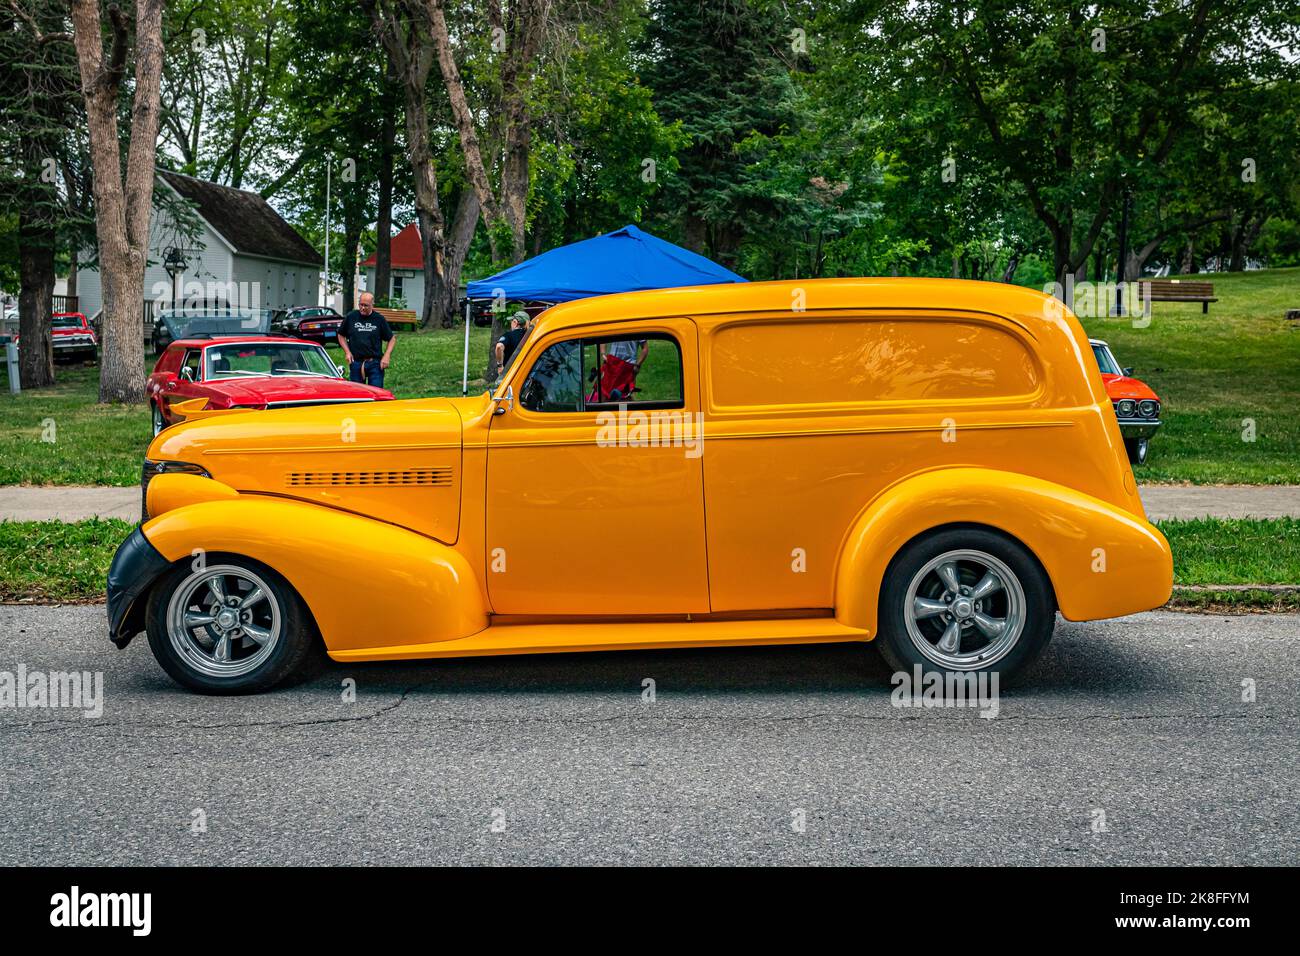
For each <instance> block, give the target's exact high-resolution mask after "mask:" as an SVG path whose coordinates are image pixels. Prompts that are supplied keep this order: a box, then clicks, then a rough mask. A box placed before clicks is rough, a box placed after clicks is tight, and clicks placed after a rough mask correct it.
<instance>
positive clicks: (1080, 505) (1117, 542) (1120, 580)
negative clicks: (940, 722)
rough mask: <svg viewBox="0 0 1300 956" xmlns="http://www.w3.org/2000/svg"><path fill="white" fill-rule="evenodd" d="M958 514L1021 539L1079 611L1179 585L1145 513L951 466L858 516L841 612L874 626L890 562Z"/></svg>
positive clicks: (1061, 604) (840, 582)
mask: <svg viewBox="0 0 1300 956" xmlns="http://www.w3.org/2000/svg"><path fill="white" fill-rule="evenodd" d="M949 524H979V525H985V526H987V527H990V528H995V529H997V530H999V531H1002V532H1004V533H1006V534H1008V535H1011V536H1012V537H1014V538H1016V539H1017V540H1019V541H1020V542H1021V543H1022V544H1023V545H1024V546H1025V547H1027V548H1028V549H1029V550H1030V551H1032V552H1033V553H1034V555H1035V556H1036V557H1037V558H1038V560H1039V562H1040V563H1041V564H1042V565H1043V568H1044V569H1045V570H1046V571H1047V576H1048V577H1049V578H1050V579H1051V582H1052V587H1053V588H1054V589H1055V591H1056V603H1057V607H1058V608H1060V611H1061V614H1062V615H1063V616H1064V617H1066V618H1067V619H1069V620H1071V621H1090V620H1096V619H1099V618H1107V617H1119V616H1120V615H1123V614H1132V613H1134V612H1136V611H1145V610H1149V609H1151V608H1154V607H1159V606H1161V605H1162V604H1164V603H1165V602H1166V601H1168V600H1169V595H1170V593H1171V591H1172V589H1173V555H1172V554H1171V553H1170V551H1169V543H1168V542H1167V541H1166V540H1165V537H1164V535H1162V534H1161V533H1160V532H1159V530H1157V529H1156V528H1155V527H1153V526H1152V525H1151V524H1150V523H1148V522H1147V521H1145V520H1143V519H1142V518H1140V517H1138V516H1136V515H1134V514H1131V513H1130V512H1127V511H1124V510H1122V509H1120V508H1117V507H1115V506H1114V505H1111V504H1108V503H1107V502H1105V501H1102V500H1100V499H1098V498H1093V497H1092V496H1090V495H1085V494H1082V493H1081V492H1078V491H1074V490H1073V489H1070V488H1066V487H1064V486H1062V485H1058V484H1055V483H1053V482H1049V481H1043V480H1042V479H1039V478H1031V477H1029V476H1027V475H1020V474H1015V473H1013V472H1004V471H996V470H993V469H986V468H945V469H940V470H938V471H931V472H926V473H925V474H922V475H917V476H916V477H913V478H908V479H906V480H904V481H902V482H899V483H898V484H897V485H894V486H892V487H891V488H889V489H887V490H886V491H884V492H883V493H882V494H881V495H880V496H879V497H877V498H876V499H875V500H874V501H872V502H871V504H870V505H868V506H867V508H866V509H865V510H864V511H863V513H862V514H861V515H859V516H858V519H857V521H856V522H855V523H854V526H853V529H852V530H851V531H850V532H849V535H848V537H847V539H846V540H845V544H844V548H843V551H842V552H841V556H840V561H839V565H838V567H837V569H836V578H835V617H836V619H837V620H838V621H839V622H840V623H842V624H846V625H848V626H850V627H860V628H863V629H865V630H867V631H869V632H870V633H871V634H873V635H874V634H875V633H876V612H877V608H878V605H879V595H880V589H881V584H882V582H883V580H884V576H885V571H886V569H887V568H888V567H889V562H890V561H891V560H893V558H894V555H896V554H897V553H898V552H899V551H900V550H901V549H902V547H903V546H904V545H905V544H907V543H908V542H909V541H911V540H912V539H913V538H915V537H917V536H918V535H920V534H922V533H924V532H926V531H930V530H932V529H934V528H938V527H941V526H943V525H949Z"/></svg>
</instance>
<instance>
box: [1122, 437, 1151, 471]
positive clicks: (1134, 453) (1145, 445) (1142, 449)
mask: <svg viewBox="0 0 1300 956" xmlns="http://www.w3.org/2000/svg"><path fill="white" fill-rule="evenodd" d="M1150 446H1151V441H1150V439H1147V438H1125V439H1124V448H1125V449H1126V450H1127V451H1128V460H1129V461H1130V462H1132V463H1133V464H1135V465H1141V464H1145V463H1146V460H1147V450H1148V449H1149V448H1150Z"/></svg>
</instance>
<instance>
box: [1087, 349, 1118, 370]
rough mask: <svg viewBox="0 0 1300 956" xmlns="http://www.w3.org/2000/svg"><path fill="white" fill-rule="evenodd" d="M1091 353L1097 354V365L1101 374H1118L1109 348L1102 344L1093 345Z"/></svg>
mask: <svg viewBox="0 0 1300 956" xmlns="http://www.w3.org/2000/svg"><path fill="white" fill-rule="evenodd" d="M1092 354H1093V355H1095V356H1097V367H1098V368H1099V369H1101V374H1102V375H1119V374H1120V370H1119V366H1118V365H1116V364H1115V358H1114V356H1112V355H1111V354H1110V349H1108V348H1107V347H1106V346H1104V345H1094V346H1093V347H1092Z"/></svg>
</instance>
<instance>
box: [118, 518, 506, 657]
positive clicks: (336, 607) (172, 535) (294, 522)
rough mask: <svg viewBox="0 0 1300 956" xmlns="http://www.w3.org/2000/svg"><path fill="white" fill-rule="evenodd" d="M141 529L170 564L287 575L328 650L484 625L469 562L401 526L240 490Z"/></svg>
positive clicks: (410, 640)
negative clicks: (235, 558)
mask: <svg viewBox="0 0 1300 956" xmlns="http://www.w3.org/2000/svg"><path fill="white" fill-rule="evenodd" d="M141 531H142V533H143V535H144V537H145V538H146V539H148V542H149V544H150V545H152V546H153V548H154V549H156V550H157V551H158V552H159V553H160V554H161V555H162V556H163V557H164V558H166V559H167V561H169V562H177V561H181V560H186V561H193V560H196V559H197V556H196V552H199V553H200V554H202V553H212V552H227V553H231V554H239V555H244V556H246V557H249V558H253V559H254V560H257V561H260V562H262V563H263V564H265V565H267V566H268V567H270V568H272V569H273V570H275V571H277V572H278V573H279V574H281V575H282V576H283V577H284V578H285V580H287V581H288V582H289V583H290V584H291V585H292V586H293V587H294V589H295V590H296V591H297V592H298V594H299V595H301V596H302V599H303V600H304V601H305V602H306V604H307V607H308V608H309V609H310V610H311V613H312V615H313V617H315V619H316V624H317V626H318V627H319V628H320V632H321V637H322V638H323V639H324V641H325V646H326V648H327V649H328V650H329V651H330V652H331V653H333V652H335V651H340V650H358V649H363V648H369V647H387V646H391V645H395V644H426V643H431V642H436V641H450V640H456V639H457V638H462V637H468V636H469V635H471V634H475V633H477V632H478V631H481V630H482V629H483V628H485V627H486V626H487V610H486V608H485V607H484V605H483V600H482V598H481V596H480V594H481V590H480V588H479V586H478V583H477V582H476V581H475V579H474V572H473V570H472V569H471V568H470V566H469V563H468V562H467V561H466V560H465V558H464V557H463V556H461V554H460V553H459V552H457V551H456V550H454V549H452V548H449V547H448V546H446V545H444V544H441V543H440V542H437V541H434V540H433V539H431V538H426V537H424V536H423V535H419V534H416V533H415V532H413V531H408V530H406V529H405V528H400V527H397V526H396V525H391V524H385V523H384V522H381V521H375V520H373V519H371V518H364V517H361V516H359V515H355V514H351V513H348V512H344V511H336V510H333V509H330V508H323V507H320V506H319V505H313V504H309V503H306V502H299V501H291V500H287V499H283V498H274V497H270V496H263V495H246V494H238V495H236V496H235V497H234V498H229V497H222V498H219V499H215V500H209V501H200V502H198V503H195V504H186V505H182V506H180V507H175V508H173V509H172V510H169V511H167V512H165V513H164V514H162V515H159V516H158V517H156V518H154V519H152V520H150V521H148V522H147V523H146V524H144V525H143V527H142V528H141Z"/></svg>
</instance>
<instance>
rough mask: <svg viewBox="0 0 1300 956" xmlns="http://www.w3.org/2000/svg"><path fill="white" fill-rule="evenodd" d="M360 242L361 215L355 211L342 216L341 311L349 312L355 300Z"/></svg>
mask: <svg viewBox="0 0 1300 956" xmlns="http://www.w3.org/2000/svg"><path fill="white" fill-rule="evenodd" d="M360 242H361V217H360V216H359V215H357V214H356V213H355V212H353V213H348V214H345V215H344V217H343V264H342V265H343V268H342V272H343V311H344V312H350V311H351V310H352V307H353V305H354V304H355V303H356V301H357V245H358V244H359V243H360Z"/></svg>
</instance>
